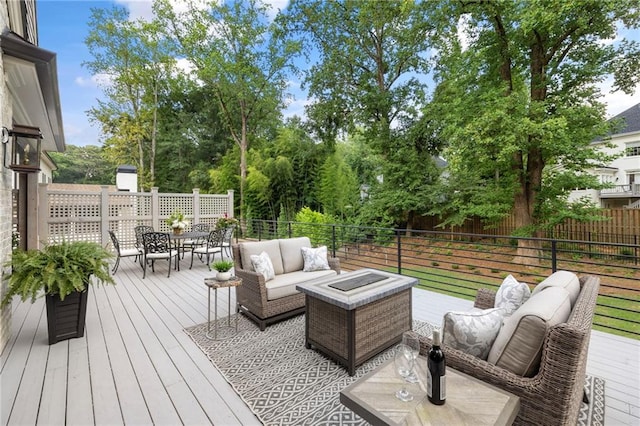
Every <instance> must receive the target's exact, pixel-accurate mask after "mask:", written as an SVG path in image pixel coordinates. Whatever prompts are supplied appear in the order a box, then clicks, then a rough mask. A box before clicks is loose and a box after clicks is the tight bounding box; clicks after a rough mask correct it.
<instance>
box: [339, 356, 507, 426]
mask: <svg viewBox="0 0 640 426" xmlns="http://www.w3.org/2000/svg"><path fill="white" fill-rule="evenodd" d="M426 371H427V359H426V358H425V357H423V356H420V357H418V370H417V373H418V378H419V380H420V381H419V383H416V384H410V383H407V389H408V390H409V392H411V393H412V394H413V396H414V399H413V401H410V402H402V401H400V400H399V399H397V398H396V396H395V392H396V391H397V390H398V389H400V387H401V386H402V384H403V383H402V379H401V378H400V376H399V375H398V374H396V371H395V366H394V363H393V359H392V360H390V361H388V362H387V363H385V364H383V365H382V366H380V367H378V368H377V369H376V370H373V371H371V372H369V373H368V374H366V375H365V376H363V377H362V378H361V379H359V380H358V381H357V382H355V383H352V384H351V385H349V386H348V387H346V388H344V389H343V390H342V391H341V392H340V402H342V404H344V405H345V406H346V407H348V408H349V409H351V410H352V411H353V412H354V413H356V414H358V415H359V416H360V417H362V418H363V419H365V420H366V421H368V422H369V423H371V424H374V425H396V424H408V425H510V424H511V423H513V420H514V419H515V418H516V416H517V415H518V411H519V410H520V398H519V397H517V396H515V395H513V394H511V393H509V392H506V391H504V390H501V389H498V388H497V387H495V386H492V385H490V384H487V383H484V382H481V381H480V380H478V379H476V378H474V377H471V376H468V375H466V374H464V373H461V372H459V371H456V370H454V369H453V368H451V367H447V385H446V386H447V399H446V402H445V404H444V405H434V404H432V403H430V402H429V400H428V399H427V392H426V383H427V377H426V376H427V373H426Z"/></svg>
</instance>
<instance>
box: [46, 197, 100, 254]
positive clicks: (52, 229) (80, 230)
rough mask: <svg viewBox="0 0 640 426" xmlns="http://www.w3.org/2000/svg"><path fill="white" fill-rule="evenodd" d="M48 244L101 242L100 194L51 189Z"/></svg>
mask: <svg viewBox="0 0 640 426" xmlns="http://www.w3.org/2000/svg"><path fill="white" fill-rule="evenodd" d="M48 212H49V224H48V231H49V232H48V234H49V239H48V240H49V241H48V242H49V243H56V242H61V241H94V242H97V243H101V242H102V235H101V232H100V221H101V218H102V211H101V203H100V194H94V193H83V192H50V193H49V194H48Z"/></svg>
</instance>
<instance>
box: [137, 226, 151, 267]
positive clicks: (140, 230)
mask: <svg viewBox="0 0 640 426" xmlns="http://www.w3.org/2000/svg"><path fill="white" fill-rule="evenodd" d="M133 232H134V233H135V234H136V248H137V249H138V250H140V253H143V252H144V241H143V240H142V236H143V235H144V234H146V233H147V232H153V226H148V225H138V226H136V227H135V228H133ZM140 263H142V256H140Z"/></svg>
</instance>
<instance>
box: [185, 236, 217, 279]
mask: <svg viewBox="0 0 640 426" xmlns="http://www.w3.org/2000/svg"><path fill="white" fill-rule="evenodd" d="M223 237H224V230H223V229H215V230H213V231H211V232H209V236H208V237H207V241H206V244H204V245H203V246H201V247H194V248H192V249H191V265H189V269H191V268H192V267H193V258H194V257H195V256H198V257H199V258H200V260H202V258H204V257H206V262H207V266H208V267H209V270H211V262H210V261H209V257H210V256H213V260H215V259H216V253H220V259H222V239H223Z"/></svg>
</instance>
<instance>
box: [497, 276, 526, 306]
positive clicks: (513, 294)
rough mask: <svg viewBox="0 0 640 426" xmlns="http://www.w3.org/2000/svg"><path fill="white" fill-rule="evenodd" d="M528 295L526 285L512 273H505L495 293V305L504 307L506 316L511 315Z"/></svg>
mask: <svg viewBox="0 0 640 426" xmlns="http://www.w3.org/2000/svg"><path fill="white" fill-rule="evenodd" d="M530 295H531V291H530V290H529V286H528V285H526V284H525V283H521V282H518V281H517V280H516V279H515V278H514V277H513V275H507V277H506V278H505V279H504V281H502V285H500V288H499V289H498V291H497V293H496V301H495V307H496V308H502V309H504V311H505V312H504V314H505V315H506V316H508V315H511V314H512V313H514V312H515V310H516V309H518V308H519V307H520V306H521V305H522V304H523V303H524V302H526V301H527V299H529V296H530Z"/></svg>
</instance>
